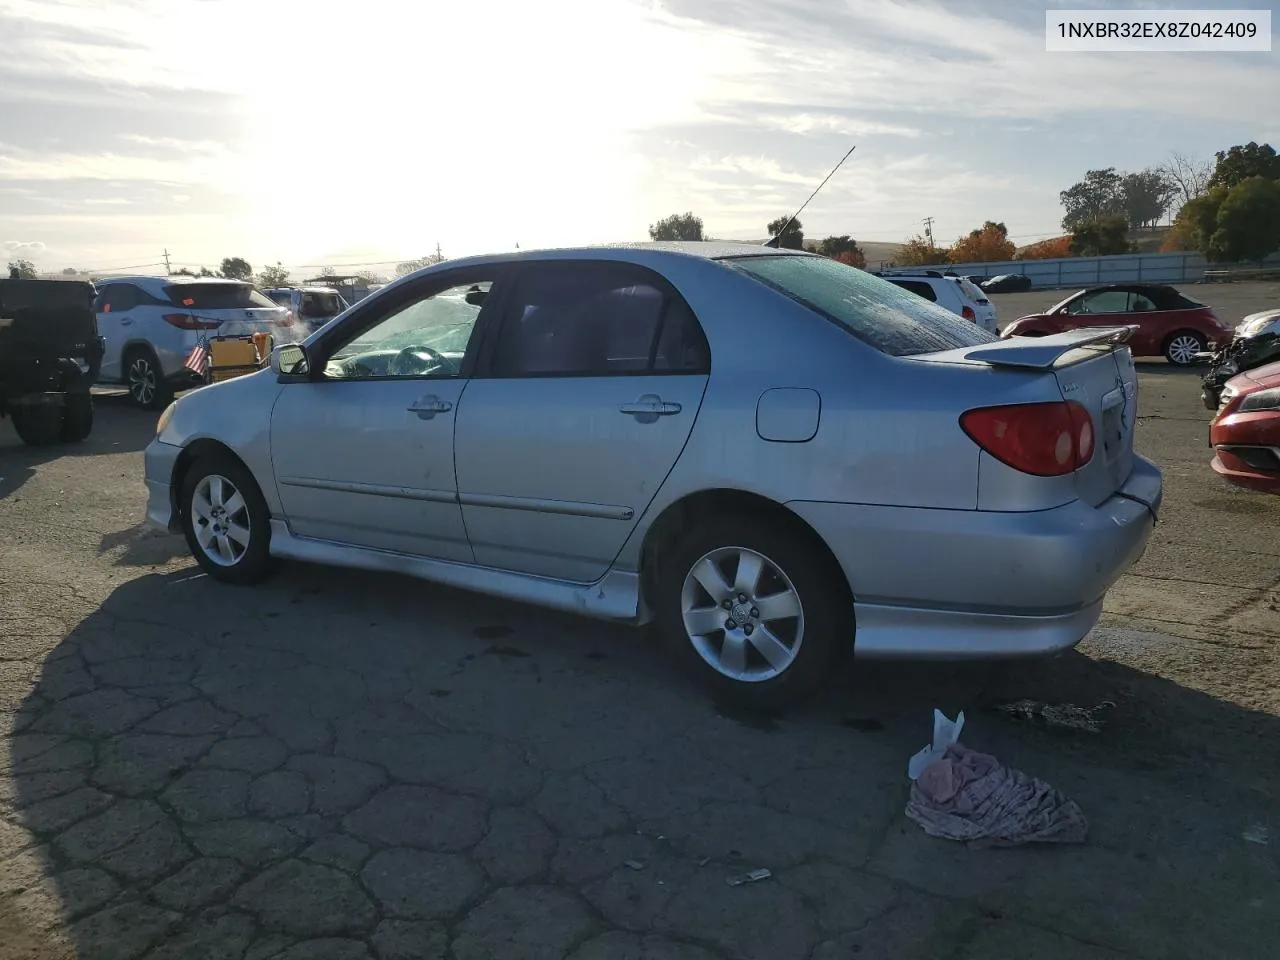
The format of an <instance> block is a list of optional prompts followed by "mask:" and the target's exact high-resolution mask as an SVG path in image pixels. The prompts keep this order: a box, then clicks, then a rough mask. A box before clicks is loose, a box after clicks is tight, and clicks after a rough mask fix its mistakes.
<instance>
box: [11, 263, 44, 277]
mask: <svg viewBox="0 0 1280 960" xmlns="http://www.w3.org/2000/svg"><path fill="white" fill-rule="evenodd" d="M9 276H10V278H12V279H14V280H34V279H36V277H38V276H40V274H39V273H37V272H36V265H35V264H34V263H32V262H31V261H30V260H10V261H9Z"/></svg>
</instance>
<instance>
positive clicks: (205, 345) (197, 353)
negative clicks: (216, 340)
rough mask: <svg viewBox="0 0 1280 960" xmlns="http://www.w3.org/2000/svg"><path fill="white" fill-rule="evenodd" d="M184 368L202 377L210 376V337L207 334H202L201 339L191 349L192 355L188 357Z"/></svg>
mask: <svg viewBox="0 0 1280 960" xmlns="http://www.w3.org/2000/svg"><path fill="white" fill-rule="evenodd" d="M183 366H184V367H186V368H187V369H188V370H193V371H195V372H196V373H198V374H200V376H202V377H207V376H208V375H209V337H208V335H207V334H203V333H202V334H200V339H199V340H197V341H196V345H195V346H194V347H192V348H191V353H190V354H189V355H188V356H187V362H186V363H184V364H183Z"/></svg>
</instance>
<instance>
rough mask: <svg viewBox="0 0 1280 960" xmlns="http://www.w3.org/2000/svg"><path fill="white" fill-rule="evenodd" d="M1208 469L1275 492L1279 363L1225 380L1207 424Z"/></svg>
mask: <svg viewBox="0 0 1280 960" xmlns="http://www.w3.org/2000/svg"><path fill="white" fill-rule="evenodd" d="M1209 445H1210V446H1211V447H1213V469H1214V471H1215V472H1216V473H1217V474H1218V475H1219V476H1220V477H1222V478H1223V479H1224V480H1226V481H1227V482H1229V483H1233V484H1235V485H1236V486H1238V487H1247V488H1249V489H1250V490H1262V491H1264V492H1266V493H1280V363H1269V364H1267V365H1266V366H1264V367H1257V368H1256V369H1254V370H1249V371H1248V372H1246V373H1241V374H1238V375H1237V376H1234V377H1232V378H1231V379H1230V380H1228V381H1227V384H1226V386H1225V387H1223V390H1222V405H1221V406H1220V407H1219V408H1218V413H1217V415H1216V416H1215V417H1214V418H1213V422H1212V423H1210V424H1209Z"/></svg>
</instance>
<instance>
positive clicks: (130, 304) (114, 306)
mask: <svg viewBox="0 0 1280 960" xmlns="http://www.w3.org/2000/svg"><path fill="white" fill-rule="evenodd" d="M137 305H138V289H137V288H136V287H134V286H132V285H130V284H127V283H122V284H119V285H118V286H116V287H115V288H114V289H113V290H112V296H111V310H112V312H113V313H121V312H123V311H125V310H132V309H133V308H134V307H136V306H137Z"/></svg>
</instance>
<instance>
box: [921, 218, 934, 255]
mask: <svg viewBox="0 0 1280 960" xmlns="http://www.w3.org/2000/svg"><path fill="white" fill-rule="evenodd" d="M921 223H923V224H924V235H925V238H926V239H927V240H928V241H929V249H930V250H932V249H933V217H925V218H924V220H922V221H921Z"/></svg>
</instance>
